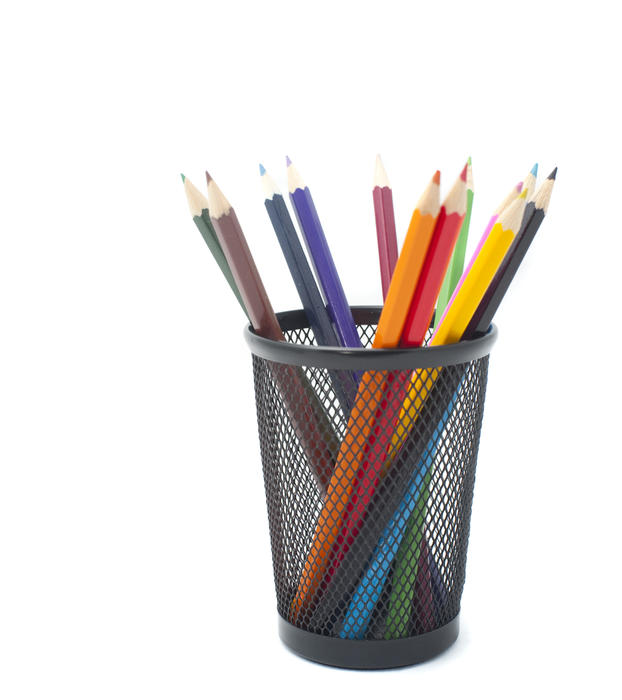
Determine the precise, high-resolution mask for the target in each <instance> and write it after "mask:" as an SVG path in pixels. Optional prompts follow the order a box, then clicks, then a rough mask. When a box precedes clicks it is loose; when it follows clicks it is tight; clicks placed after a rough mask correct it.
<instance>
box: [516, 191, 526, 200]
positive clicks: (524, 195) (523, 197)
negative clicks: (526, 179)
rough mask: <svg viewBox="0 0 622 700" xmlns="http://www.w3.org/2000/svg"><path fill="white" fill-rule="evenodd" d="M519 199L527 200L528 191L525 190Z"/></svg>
mask: <svg viewBox="0 0 622 700" xmlns="http://www.w3.org/2000/svg"><path fill="white" fill-rule="evenodd" d="M518 198H519V199H527V190H523V191H522V192H521V193H520V194H519V195H518Z"/></svg>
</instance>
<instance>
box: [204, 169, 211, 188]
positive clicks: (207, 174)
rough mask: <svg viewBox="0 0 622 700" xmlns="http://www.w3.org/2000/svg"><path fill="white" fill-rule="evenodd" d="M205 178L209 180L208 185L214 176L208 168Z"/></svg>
mask: <svg viewBox="0 0 622 700" xmlns="http://www.w3.org/2000/svg"><path fill="white" fill-rule="evenodd" d="M205 179H206V180H207V184H208V185H209V183H210V182H211V181H212V176H211V175H210V174H209V173H208V172H207V170H206V171H205Z"/></svg>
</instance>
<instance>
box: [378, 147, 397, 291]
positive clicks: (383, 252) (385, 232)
mask: <svg viewBox="0 0 622 700" xmlns="http://www.w3.org/2000/svg"><path fill="white" fill-rule="evenodd" d="M373 200H374V214H375V217H376V237H377V239H378V260H379V262H380V280H381V283H382V298H383V300H386V298H387V292H388V291H389V285H390V284H391V277H392V276H393V270H394V269H395V264H396V262H397V233H396V231H395V212H394V210H393V192H392V190H391V185H390V184H389V178H388V177H387V173H386V171H385V169H384V166H383V164H382V160H380V156H376V169H375V172H374V187H373Z"/></svg>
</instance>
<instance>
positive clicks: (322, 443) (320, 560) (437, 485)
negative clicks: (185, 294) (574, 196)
mask: <svg viewBox="0 0 622 700" xmlns="http://www.w3.org/2000/svg"><path fill="white" fill-rule="evenodd" d="M379 313H380V309H379V308H367V307H364V308H363V307H361V308H355V309H353V314H354V319H355V321H356V323H357V327H358V330H359V334H360V337H361V339H362V341H363V345H364V346H365V347H366V348H368V347H369V346H371V343H372V340H373V336H374V331H375V324H376V322H377V320H378V317H379ZM278 316H279V322H280V324H281V327H282V328H283V331H284V333H285V337H286V339H287V341H288V342H286V343H277V342H274V341H270V340H266V339H264V338H261V337H259V336H257V335H256V334H254V333H253V331H252V330H251V329H250V328H248V329H247V330H246V339H247V341H248V343H249V345H250V348H251V352H252V355H253V370H254V381H255V398H256V405H257V422H258V429H259V442H260V448H261V459H262V464H263V473H264V482H265V490H266V501H267V506H268V521H269V527H270V538H271V545H272V558H273V565H274V580H275V585H276V596H277V608H278V612H279V633H280V636H281V639H282V640H283V642H284V643H285V644H286V645H287V646H288V647H289V648H290V649H292V650H293V651H295V652H297V653H298V654H300V655H301V656H304V657H306V658H308V659H311V660H313V661H317V662H320V663H325V664H330V665H333V666H341V667H345V668H362V669H365V668H368V669H372V668H391V667H397V666H406V665H410V664H414V663H417V662H420V661H424V660H426V659H429V658H431V657H433V656H435V655H436V654H438V653H440V652H441V651H443V650H444V649H446V648H447V647H449V646H450V645H451V644H452V643H453V642H454V641H455V640H456V638H457V636H458V618H459V611H460V598H461V595H462V589H463V586H464V576H465V566H466V553H467V544H468V538H469V526H470V517H471V503H472V499H473V484H474V480H475V465H476V461H477V451H478V446H479V436H480V430H481V424H482V415H483V409H484V396H485V391H486V379H487V371H488V354H489V352H490V348H491V346H492V344H493V343H494V341H495V338H496V330H495V329H494V327H493V328H491V329H490V330H489V331H488V332H487V333H486V334H485V335H483V336H482V337H480V338H478V339H476V340H472V341H467V342H461V343H458V344H456V345H448V346H442V347H426V348H416V349H394V350H368V349H364V350H358V349H356V350H352V349H346V348H319V347H317V346H316V345H314V340H313V333H312V331H311V330H310V329H309V327H308V324H307V319H306V315H305V314H304V312H302V311H293V312H287V313H283V314H279V315H278Z"/></svg>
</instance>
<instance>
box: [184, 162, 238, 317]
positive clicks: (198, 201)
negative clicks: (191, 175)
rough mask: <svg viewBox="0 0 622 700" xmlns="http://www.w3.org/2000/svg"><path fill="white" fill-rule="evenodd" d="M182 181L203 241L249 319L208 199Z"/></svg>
mask: <svg viewBox="0 0 622 700" xmlns="http://www.w3.org/2000/svg"><path fill="white" fill-rule="evenodd" d="M181 179H182V182H183V183H184V189H185V190H186V197H187V198H188V206H189V207H190V213H191V214H192V219H193V221H194V223H195V224H196V227H197V228H198V229H199V231H200V233H201V235H202V236H203V240H204V241H205V242H206V243H207V247H208V248H209V249H210V253H211V254H212V255H213V256H214V260H215V261H216V262H217V263H218V267H219V268H220V271H221V272H222V274H223V275H224V276H225V279H226V280H227V282H228V283H229V286H230V287H231V291H232V292H233V293H234V294H235V297H236V299H237V300H238V302H239V304H240V306H241V307H242V311H244V313H245V314H246V318H249V316H248V312H247V311H246V307H245V306H244V302H243V301H242V297H241V295H240V291H239V289H238V286H237V284H236V283H235V280H234V279H233V273H232V272H231V268H230V267H229V263H228V262H227V259H226V258H225V254H224V253H223V251H222V248H221V247H220V243H219V242H218V238H217V236H216V231H214V226H213V225H212V220H211V219H210V215H209V209H208V207H207V197H205V195H203V194H202V193H201V192H199V190H198V189H197V188H196V187H195V186H194V185H193V184H192V183H191V182H190V180H188V178H187V177H186V176H185V175H183V174H182V176H181ZM249 320H250V319H249Z"/></svg>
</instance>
